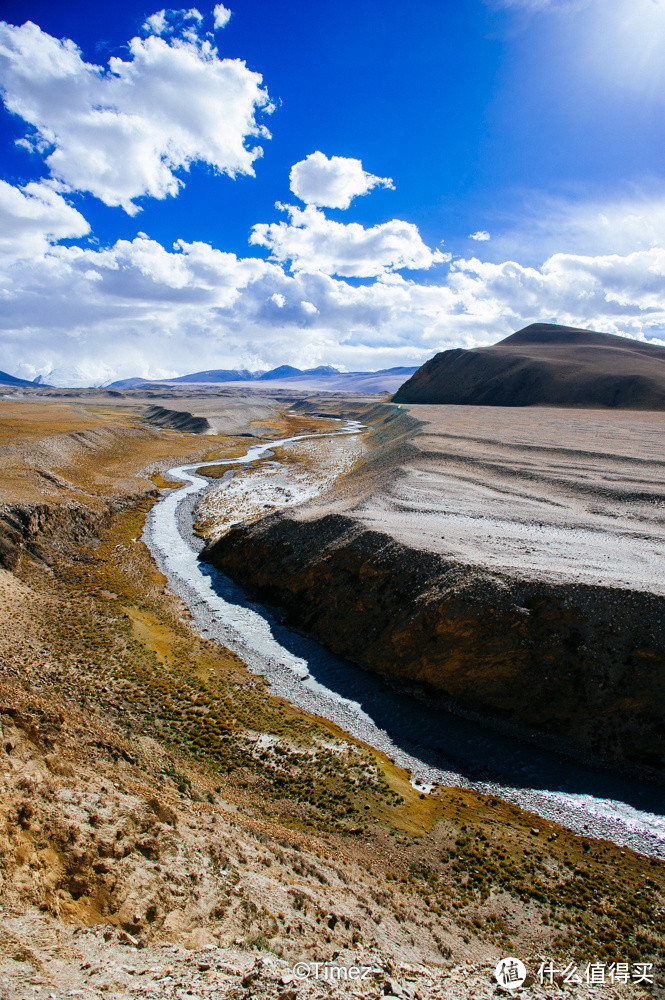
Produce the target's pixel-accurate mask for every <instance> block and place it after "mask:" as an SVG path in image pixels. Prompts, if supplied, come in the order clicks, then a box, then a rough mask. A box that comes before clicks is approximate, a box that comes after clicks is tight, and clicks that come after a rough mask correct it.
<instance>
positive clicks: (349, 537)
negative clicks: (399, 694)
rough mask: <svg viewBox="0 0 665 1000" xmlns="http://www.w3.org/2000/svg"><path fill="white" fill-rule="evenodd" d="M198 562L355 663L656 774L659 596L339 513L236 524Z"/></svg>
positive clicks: (660, 692)
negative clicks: (450, 551) (483, 559)
mask: <svg viewBox="0 0 665 1000" xmlns="http://www.w3.org/2000/svg"><path fill="white" fill-rule="evenodd" d="M203 558H204V559H206V560H207V561H209V562H211V563H213V564H214V565H215V566H217V567H219V568H220V569H221V570H222V571H223V572H225V573H227V574H228V575H229V576H231V577H232V578H233V579H234V580H236V581H238V582H239V583H240V584H241V585H243V586H244V587H246V588H247V589H248V590H249V591H250V592H252V593H254V594H257V595H258V596H259V597H260V598H261V599H263V600H265V601H267V602H269V603H272V604H275V605H279V606H282V607H284V608H286V609H287V611H288V614H289V620H290V622H291V623H292V624H293V625H296V626H297V627H299V628H302V629H304V630H306V631H307V632H309V633H310V634H312V635H313V636H315V637H316V638H317V639H318V640H320V641H321V642H322V643H324V644H325V645H326V646H328V647H329V648H330V649H332V650H333V651H334V652H336V653H338V654H341V655H343V656H345V657H346V658H348V659H350V660H353V661H355V662H356V663H358V664H359V665H360V666H363V667H365V668H368V669H371V670H373V671H375V672H377V673H379V674H383V675H388V676H390V677H392V678H395V679H396V680H398V681H406V682H409V683H411V684H412V683H414V682H415V683H416V684H418V685H421V686H423V687H424V688H425V689H429V690H430V691H431V692H432V693H433V694H435V695H436V696H437V697H439V698H440V699H442V701H443V702H447V703H449V704H453V705H457V706H459V707H461V708H466V709H469V710H474V711H479V712H481V713H484V714H488V715H493V716H495V717H498V718H501V719H503V720H507V721H509V722H511V723H514V724H516V725H518V726H524V727H528V728H531V729H534V728H535V729H538V730H539V731H541V732H545V733H551V734H555V735H557V736H559V737H560V738H562V739H563V740H565V741H566V743H569V744H570V745H571V747H573V748H577V749H578V750H581V751H583V752H586V753H589V752H591V753H593V754H594V755H595V756H597V757H598V758H599V759H604V760H605V761H614V762H617V761H621V762H624V763H631V764H634V765H639V766H641V767H648V768H650V769H651V768H653V769H655V770H656V771H658V772H660V773H661V774H662V773H663V770H664V769H665V598H662V597H658V596H656V595H652V594H648V593H637V592H633V591H629V590H621V589H618V588H608V587H601V586H590V585H582V584H575V585H574V584H558V585H557V584H554V583H545V582H538V581H535V580H532V581H530V580H519V579H514V578H511V577H508V576H506V575H503V574H500V573H492V572H488V571H486V570H483V569H480V568H478V567H474V566H465V565H461V564H460V563H458V562H453V561H449V560H446V559H445V558H444V557H442V556H440V555H436V554H433V553H428V552H425V551H417V550H414V549H411V548H407V547H406V546H404V545H402V544H400V543H398V542H396V541H394V540H393V539H391V538H390V537H389V536H387V535H382V534H380V533H378V532H375V531H369V530H367V529H365V528H364V527H363V526H362V525H360V524H358V522H355V521H354V520H352V519H351V518H348V517H344V516H339V515H329V516H325V517H322V518H320V519H318V520H316V521H309V522H308V521H300V520H298V519H297V518H294V517H292V516H288V515H286V514H284V513H282V514H276V515H273V516H271V517H268V518H264V519H261V520H260V521H257V522H254V523H253V524H248V525H241V526H237V527H235V528H234V529H232V530H231V531H230V532H229V533H228V534H227V535H225V536H224V537H223V538H221V539H220V540H219V541H218V542H217V543H215V544H214V545H212V546H211V547H209V548H207V549H206V550H205V551H204V553H203Z"/></svg>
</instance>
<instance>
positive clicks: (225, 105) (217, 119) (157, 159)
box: [0, 11, 270, 215]
mask: <svg viewBox="0 0 665 1000" xmlns="http://www.w3.org/2000/svg"><path fill="white" fill-rule="evenodd" d="M186 13H187V14H192V13H193V12H192V11H190V12H186ZM196 13H197V14H198V12H196ZM166 16H167V12H165V11H161V12H159V13H158V14H156V15H153V18H152V19H149V23H150V22H152V21H155V19H157V21H156V22H155V24H153V25H152V30H157V29H158V28H159V26H160V25H161V24H162V22H163V23H164V25H166ZM162 30H164V28H162ZM129 54H130V58H129V60H127V61H124V60H122V59H120V58H118V57H113V58H112V59H110V60H109V65H108V69H106V70H105V69H103V68H102V67H101V66H95V65H92V64H91V63H87V62H85V61H84V60H83V59H82V57H81V53H80V51H79V50H78V48H77V47H76V46H75V45H74V43H73V42H71V41H70V40H68V39H64V40H58V39H56V38H53V37H52V36H51V35H48V34H46V33H45V32H43V31H42V30H41V29H40V28H39V27H38V26H37V25H35V24H32V23H31V22H30V21H28V22H27V23H26V24H24V25H23V26H22V27H14V26H13V25H10V24H5V23H4V22H0V88H1V92H2V96H3V99H4V102H5V104H6V106H7V108H8V109H9V110H10V111H12V112H13V113H14V114H16V115H20V117H21V118H23V119H24V121H26V122H27V123H28V124H30V125H31V126H33V131H32V133H30V134H29V135H28V136H26V137H25V139H24V140H23V142H24V144H26V145H30V146H32V148H34V149H35V150H37V151H38V152H40V153H42V154H47V155H46V165H47V166H48V168H49V170H50V173H51V177H52V178H53V179H54V180H55V181H56V182H57V183H58V184H59V185H60V187H61V189H62V190H63V191H87V192H90V193H91V194H93V195H94V196H95V197H97V198H99V199H100V200H101V201H103V202H104V204H106V205H113V206H116V205H119V206H122V208H124V210H125V211H126V212H128V213H129V214H130V215H134V214H136V212H137V211H139V208H138V206H137V205H136V199H137V198H140V197H145V196H149V197H151V198H160V199H163V198H166V197H168V196H172V195H175V194H177V192H178V189H179V187H180V186H181V184H182V180H181V178H180V177H179V176H178V172H179V171H182V170H187V169H188V168H189V167H190V165H191V164H192V163H195V162H203V163H207V164H208V165H209V166H211V167H212V168H213V169H214V170H216V171H217V172H218V173H220V174H228V175H229V176H231V177H235V176H236V175H237V174H251V175H253V174H254V166H253V164H254V161H255V160H256V159H257V157H259V156H261V154H262V149H261V146H259V145H257V144H256V143H255V142H254V140H255V139H256V138H257V137H263V138H267V137H269V133H268V131H267V130H266V128H265V126H264V125H261V124H259V123H258V122H257V117H256V116H257V112H259V111H264V112H265V111H269V110H270V103H269V98H268V94H267V92H266V91H265V89H264V88H263V87H262V78H261V76H260V74H258V73H255V72H252V71H251V70H249V69H248V68H247V67H246V65H245V64H244V62H242V61H240V60H238V59H220V58H219V56H218V53H217V50H216V49H215V48H214V47H213V46H212V45H211V44H210V42H208V41H207V40H202V41H201V40H198V39H197V38H196V37H194V38H193V39H192V38H190V39H186V38H173V39H171V40H170V41H166V40H165V39H164V38H161V37H159V36H158V35H156V34H152V35H150V36H149V37H148V38H145V39H140V38H133V39H132V40H131V42H130V43H129Z"/></svg>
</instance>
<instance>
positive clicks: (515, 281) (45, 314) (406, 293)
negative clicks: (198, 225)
mask: <svg viewBox="0 0 665 1000" xmlns="http://www.w3.org/2000/svg"><path fill="white" fill-rule="evenodd" d="M49 225H53V224H52V223H49ZM664 281H665V249H663V248H662V247H660V248H651V249H649V250H643V251H637V252H635V253H632V254H628V255H624V256H621V255H617V254H610V255H605V256H598V257H591V256H588V257H584V256H580V255H572V254H555V255H554V256H552V257H551V258H549V259H548V260H547V261H546V262H545V263H544V264H543V265H542V266H541V267H525V266H523V265H521V264H518V263H516V262H514V261H506V262H503V263H501V264H491V263H486V262H481V261H479V260H477V259H470V260H457V261H455V262H454V263H452V264H451V266H450V269H449V270H448V272H447V273H445V274H443V275H442V276H441V277H440V279H439V281H438V282H437V283H427V284H424V283H421V282H419V281H414V280H409V279H406V278H405V277H403V276H402V275H401V274H398V273H388V274H384V275H381V276H380V277H378V278H377V279H376V280H374V281H370V282H368V283H363V284H360V285H356V284H352V283H350V282H348V281H345V280H343V279H339V278H335V277H333V276H331V275H329V274H326V273H323V272H322V271H320V270H319V271H314V272H308V271H305V270H303V271H295V272H294V273H292V274H289V273H287V272H286V271H285V270H284V268H283V267H281V266H280V265H279V264H278V263H274V262H271V261H266V260H261V259H257V258H241V257H237V256H236V255H235V254H231V253H224V252H222V251H220V250H216V249H214V248H213V247H211V246H209V245H207V244H204V243H187V242H185V241H179V242H178V243H177V244H176V245H175V247H174V248H172V249H166V248H165V247H163V246H161V245H160V244H159V243H158V242H156V241H154V240H150V239H148V238H146V237H140V238H137V239H134V240H131V241H129V240H118V241H117V242H116V243H115V244H114V245H112V246H110V247H106V248H101V249H95V248H87V249H82V248H80V247H76V246H62V245H57V244H56V245H54V246H52V247H50V248H48V249H46V250H45V249H44V248H43V246H42V247H41V248H40V249H35V250H34V253H33V254H32V255H28V254H26V255H24V256H23V257H22V258H20V259H18V260H17V259H11V258H9V257H2V256H0V297H1V299H2V302H3V308H2V310H0V337H1V339H2V343H3V367H4V368H5V370H8V371H10V372H15V373H16V374H19V375H22V376H23V377H29V378H33V377H34V376H35V375H36V374H47V373H48V372H49V371H51V370H52V369H53V368H60V367H62V366H65V367H67V368H70V369H71V368H72V367H74V366H78V367H79V368H81V369H82V370H84V371H90V372H93V371H94V372H96V373H97V374H96V375H95V379H98V380H100V379H102V378H103V379H111V378H114V377H126V376H131V375H137V374H138V375H143V376H149V377H164V376H166V375H173V374H182V373H184V372H187V371H191V370H192V368H193V367H194V368H196V367H200V368H202V367H238V366H243V365H247V366H248V367H264V366H268V367H269V366H273V365H277V364H284V363H290V364H296V365H298V366H299V367H308V366H310V365H312V364H319V363H328V364H336V365H341V366H344V367H346V368H348V369H354V370H358V369H363V368H379V367H390V366H392V365H399V364H413V363H416V362H420V361H424V360H425V359H426V358H428V357H431V356H432V355H433V354H434V353H435V352H436V351H440V350H445V349H446V348H449V347H460V346H462V347H473V346H478V345H479V344H487V343H492V342H494V341H496V340H499V339H500V338H501V337H504V336H507V335H508V334H509V333H512V332H513V331H514V330H517V329H519V328H520V327H523V326H526V325H527V324H528V323H532V322H537V321H539V320H540V321H557V322H560V323H566V324H570V325H572V326H580V327H589V328H594V329H598V330H605V331H607V332H610V333H623V334H627V335H629V336H634V337H636V338H639V339H643V338H644V337H645V336H650V337H655V338H659V339H660V340H661V342H662V340H663V338H664V333H665V302H664V300H663V296H662V288H663V283H664ZM192 358H196V359H197V362H196V364H193V362H192Z"/></svg>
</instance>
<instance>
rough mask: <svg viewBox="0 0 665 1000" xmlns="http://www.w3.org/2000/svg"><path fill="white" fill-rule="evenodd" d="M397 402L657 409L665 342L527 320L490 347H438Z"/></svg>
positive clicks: (664, 386)
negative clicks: (661, 343) (445, 348)
mask: <svg viewBox="0 0 665 1000" xmlns="http://www.w3.org/2000/svg"><path fill="white" fill-rule="evenodd" d="M393 398H394V400H395V402H397V403H456V404H471V405H476V406H586V407H618V408H622V409H629V410H664V409H665V347H657V346H655V345H652V344H645V343H643V342H641V341H638V340H631V339H629V338H628V337H617V336H614V335H613V334H609V333H595V332H594V331H591V330H577V329H574V328H573V327H567V326H556V325H554V324H547V323H533V324H531V326H527V327H525V328H524V329H523V330H518V332H517V333H513V334H512V335H511V336H510V337H506V339H505V340H501V341H500V342H499V343H498V344H493V345H492V346H491V347H478V348H473V349H471V350H462V349H461V348H457V349H455V350H451V351H442V352H441V353H440V354H437V355H435V357H433V358H432V359H431V360H430V361H427V362H426V363H425V364H424V365H423V366H422V367H421V368H419V369H418V371H417V372H416V373H415V374H414V375H412V376H411V378H410V379H409V380H408V381H407V382H405V383H404V384H403V385H402V386H401V387H400V388H399V389H398V390H397V393H396V394H395V396H394V397H393Z"/></svg>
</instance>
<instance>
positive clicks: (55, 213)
mask: <svg viewBox="0 0 665 1000" xmlns="http://www.w3.org/2000/svg"><path fill="white" fill-rule="evenodd" d="M89 231H90V226H89V225H88V223H87V222H86V220H85V219H84V218H83V216H82V215H81V213H80V212H77V211H76V209H75V208H72V206H71V205H68V204H67V202H66V201H65V199H64V198H63V197H62V195H61V194H58V193H57V191H54V190H53V189H52V188H51V187H49V186H48V185H47V184H44V183H43V182H37V181H32V182H31V183H30V184H26V185H25V187H22V188H19V187H14V186H13V185H12V184H8V183H7V182H6V181H3V180H0V254H2V255H4V254H7V255H8V256H12V257H14V258H20V257H26V256H27V257H32V256H34V255H35V254H40V253H43V252H44V251H46V250H47V248H48V246H49V244H51V243H56V242H57V241H58V240H63V239H77V238H79V237H81V236H85V235H87V233H88V232H89Z"/></svg>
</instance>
